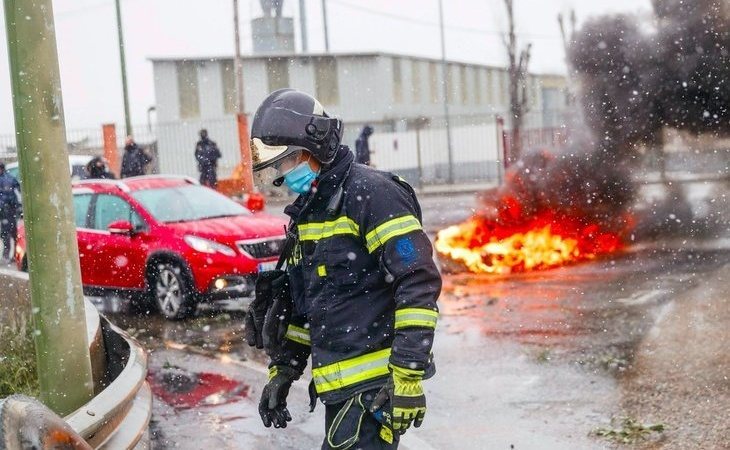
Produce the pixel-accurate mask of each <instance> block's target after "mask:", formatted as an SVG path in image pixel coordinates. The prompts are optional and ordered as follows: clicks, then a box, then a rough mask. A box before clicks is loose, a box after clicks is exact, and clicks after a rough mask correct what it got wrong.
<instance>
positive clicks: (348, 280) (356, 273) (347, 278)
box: [320, 247, 362, 286]
mask: <svg viewBox="0 0 730 450" xmlns="http://www.w3.org/2000/svg"><path fill="white" fill-rule="evenodd" d="M357 259H358V255H357V252H355V251H353V250H352V249H348V248H347V247H345V248H330V249H329V250H328V252H327V256H326V258H325V265H324V268H323V269H322V268H321V269H320V274H321V275H323V276H324V277H326V278H327V281H329V282H330V283H332V284H334V285H335V286H352V285H354V284H356V283H357V282H358V281H359V279H360V275H361V270H362V269H361V267H360V266H361V264H358V261H357Z"/></svg>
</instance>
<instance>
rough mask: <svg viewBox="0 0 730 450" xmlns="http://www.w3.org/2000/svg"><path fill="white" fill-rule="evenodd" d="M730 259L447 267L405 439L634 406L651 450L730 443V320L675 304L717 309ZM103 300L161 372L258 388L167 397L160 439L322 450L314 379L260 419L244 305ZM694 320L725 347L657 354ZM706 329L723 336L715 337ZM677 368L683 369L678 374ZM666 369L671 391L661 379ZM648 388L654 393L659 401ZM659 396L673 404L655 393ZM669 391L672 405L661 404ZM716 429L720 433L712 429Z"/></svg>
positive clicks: (432, 218)
mask: <svg viewBox="0 0 730 450" xmlns="http://www.w3.org/2000/svg"><path fill="white" fill-rule="evenodd" d="M422 203H423V204H424V205H423V206H424V211H425V212H426V215H425V219H424V222H425V225H426V228H427V230H429V231H430V232H433V231H435V230H437V229H439V228H441V227H443V226H445V225H448V224H451V223H456V222H459V221H461V220H463V219H465V218H466V217H468V216H469V215H470V214H471V212H472V208H475V207H476V204H475V201H474V197H473V196H472V195H456V196H451V197H449V198H444V197H428V198H424V199H422ZM728 270H730V242H729V241H728V240H727V239H713V240H688V239H674V240H663V241H661V242H654V243H649V244H643V245H641V246H635V247H633V248H630V249H629V250H627V251H626V252H624V253H622V254H617V255H613V256H612V257H611V258H608V259H603V260H599V261H593V262H589V263H586V264H580V265H574V266H569V267H563V268H559V269H555V270H551V271H545V272H538V273H531V274H518V275H512V276H509V277H494V276H481V275H472V274H457V275H445V277H444V282H445V283H444V292H443V295H442V297H441V300H440V307H441V318H440V321H439V326H438V329H437V335H436V341H435V346H434V353H435V355H436V362H437V367H438V374H437V376H436V377H435V378H434V379H432V380H430V381H427V382H426V383H425V389H426V395H427V398H428V402H429V410H428V414H427V416H426V421H425V422H424V425H423V427H421V428H420V429H418V430H416V431H415V432H413V431H409V433H407V434H406V435H405V437H404V439H403V441H402V442H403V445H402V448H408V449H430V448H433V449H442V448H459V449H483V448H504V449H510V448H516V449H565V448H580V449H591V448H613V447H614V446H615V444H613V443H611V442H610V441H607V440H605V439H603V438H599V437H596V436H595V435H594V431H595V430H596V429H598V428H599V427H608V426H609V425H610V423H611V419H612V418H614V417H621V416H624V415H632V416H633V417H635V418H636V419H637V420H639V421H654V422H662V423H665V424H666V426H667V429H668V431H667V432H665V433H663V434H661V435H656V436H652V437H650V439H649V440H648V441H647V442H646V443H644V444H643V445H644V446H645V447H647V448H700V447H699V445H701V446H702V448H728V447H726V446H725V444H727V443H728V442H730V441H727V440H724V439H725V438H727V436H728V435H729V433H730V430H729V429H728V425H727V423H730V418H728V417H727V415H728V413H727V412H728V411H730V400H728V396H727V395H712V391H711V390H709V391H708V389H717V390H718V392H728V389H730V385H728V382H727V376H726V375H724V380H725V381H724V383H723V381H722V380H723V375H722V374H723V373H724V374H727V373H728V371H730V367H728V366H727V363H726V362H727V359H726V358H724V359H723V358H719V357H718V355H717V352H718V351H720V350H718V349H721V348H724V349H725V350H724V351H725V353H726V349H727V345H724V346H723V345H721V344H717V342H720V343H722V342H724V343H725V344H727V343H728V334H729V333H728V331H727V329H728V327H727V326H725V324H726V323H727V322H726V321H725V322H719V323H718V320H722V319H721V318H720V316H719V315H718V314H715V315H711V316H709V317H705V316H703V317H704V319H703V320H704V321H690V322H691V323H688V322H687V321H686V320H685V321H684V322H682V321H681V317H680V318H677V314H676V313H672V312H676V311H686V310H692V311H694V312H693V314H695V315H694V316H692V317H695V316H696V315H697V311H696V310H697V309H698V308H699V309H700V311H704V310H705V309H706V306H704V304H702V303H701V302H700V299H702V298H704V297H705V295H703V294H704V291H705V290H706V289H707V290H708V292H709V291H711V292H714V295H715V296H716V297H717V295H718V294H717V292H727V290H723V289H724V287H727V286H726V285H725V284H722V283H725V281H723V280H724V278H723V277H724V276H725V275H726V274H727V273H728ZM718 283H720V284H718ZM100 307H101V308H102V309H106V310H107V311H108V315H109V316H110V318H111V319H112V320H113V321H114V322H116V323H117V324H119V325H121V326H122V327H123V328H126V329H128V330H129V331H130V333H131V334H132V335H134V336H136V337H137V338H138V339H139V340H140V342H142V344H144V345H145V346H146V347H147V348H149V349H150V351H151V358H150V366H151V370H152V373H153V374H158V373H162V372H164V371H165V370H169V368H170V367H174V368H180V369H181V370H185V371H188V372H190V373H216V374H221V375H224V376H226V377H229V378H230V379H232V380H235V381H237V382H239V383H241V384H242V385H245V386H247V387H248V388H249V389H248V391H247V394H248V396H247V397H244V398H241V399H235V401H230V402H229V401H227V400H225V401H220V402H217V401H215V399H214V401H212V402H209V404H207V405H205V406H201V407H197V408H192V409H182V408H175V407H172V406H170V405H169V404H167V403H165V402H164V401H162V400H160V399H159V398H157V399H156V402H155V407H154V412H153V435H154V436H155V441H154V442H155V446H156V448H180V449H199V448H211V447H217V448H225V449H229V448H230V449H237V448H241V449H243V448H262V449H266V448H271V449H309V448H312V449H314V448H319V445H320V442H321V438H322V436H323V434H324V433H323V430H322V427H323V408H322V407H321V405H320V406H319V407H318V408H317V410H316V411H315V413H314V414H309V413H307V412H306V410H307V406H306V404H307V398H306V384H307V383H306V381H300V382H299V383H298V384H296V385H295V387H294V388H293V389H292V393H291V394H290V400H291V401H290V402H289V403H290V409H291V410H292V415H293V416H294V421H293V422H292V425H291V426H290V427H289V428H287V429H286V430H273V429H265V428H264V427H263V426H262V425H261V423H260V419H259V418H258V414H257V412H256V405H257V400H258V396H259V394H260V390H261V387H262V386H263V384H264V383H265V380H266V375H265V373H266V371H265V365H264V364H265V357H264V355H262V354H260V353H259V352H256V351H252V350H251V349H249V348H248V347H247V346H246V345H245V344H244V343H243V341H242V319H243V316H242V313H241V311H240V308H239V311H235V308H234V311H219V310H216V309H214V308H212V309H211V308H206V309H205V310H201V311H200V312H199V315H198V316H197V317H196V318H194V319H191V320H188V321H184V322H174V323H171V322H165V321H163V320H162V319H160V318H159V317H158V316H133V315H128V314H126V313H124V311H123V310H124V306H123V305H122V306H121V311H120V312H116V313H115V312H112V311H113V310H119V309H120V307H119V304H118V303H117V302H115V301H109V300H107V301H105V302H103V303H102V304H101V305H100ZM722 317H726V316H722ZM678 328H679V329H680V331H677V329H678ZM682 330H690V331H692V333H694V334H692V336H694V341H693V343H694V345H695V346H696V347H700V348H702V347H704V348H706V349H712V350H707V351H706V352H705V353H704V354H697V357H695V356H693V355H683V358H679V359H677V361H676V362H674V361H671V359H672V356H671V355H672V353H671V352H669V353H663V354H661V357H658V356H657V351H656V348H670V347H671V345H670V344H671V343H672V342H673V343H674V345H675V347H676V346H677V342H680V343H681V342H682V339H685V338H687V337H686V336H684V335H683V334H682V333H683V332H684V331H682ZM704 330H707V332H708V335H709V336H712V339H713V340H714V342H715V343H716V346H715V347H712V346H707V345H703V344H702V342H703V339H704V338H706V336H704ZM718 330H719V331H718ZM672 333H674V334H672ZM710 333H711V334H710ZM652 346H653V347H652ZM675 351H681V344H680V345H679V349H675ZM668 360H669V361H668ZM714 361H719V362H720V364H719V365H715V366H714V371H715V375H714V376H712V375H707V376H708V377H710V378H711V379H712V380H715V381H714V383H715V384H712V386H711V388H705V389H704V391H703V390H702V386H699V387H697V386H695V385H696V379H695V378H694V377H693V376H692V374H691V373H688V371H691V370H692V368H696V367H702V368H703V370H707V371H708V373H710V374H711V373H712V371H713V364H712V363H713V362H714ZM671 367H673V368H674V369H675V372H676V373H675V375H674V378H667V375H666V374H667V373H671V371H669V370H668V368H671ZM677 373H678V374H679V375H677ZM681 375H685V377H684V378H683V379H681V380H677V377H679V378H682V377H681ZM717 380H720V381H717ZM655 381H656V382H657V383H659V384H660V387H658V388H656V389H657V391H658V393H657V392H655V391H652V390H649V389H648V387H651V386H654V382H655ZM662 383H663V384H662ZM683 383H684V384H683ZM666 385H670V386H674V385H676V386H677V387H676V390H679V391H680V393H677V392H675V391H673V390H672V389H663V390H662V387H661V386H666ZM647 392H651V393H652V395H654V394H656V395H654V397H650V398H647ZM687 392H693V393H695V398H696V399H697V402H700V400H699V399H698V398H697V397H698V396H700V394H704V395H705V397H704V398H707V399H711V400H708V401H705V405H704V406H705V409H704V410H702V411H699V413H698V407H697V405H696V404H695V405H693V407H694V410H691V409H690V410H687V408H689V407H683V405H686V404H688V403H686V402H684V403H682V401H681V399H682V395H680V394H681V393H684V395H687V394H686V393H687ZM662 395H663V396H665V397H666V399H667V401H666V402H663V401H659V402H658V401H657V398H661V397H657V396H662ZM670 402H671V404H672V405H673V406H672V410H671V411H668V410H667V409H666V408H664V409H662V408H661V407H659V406H661V404H664V403H666V404H669V403H670ZM657 403H659V404H660V405H659V406H657ZM700 409H701V408H700ZM695 417H696V420H695ZM723 418H724V419H723ZM713 419H714V420H713ZM725 419H729V420H725ZM718 423H719V424H720V425H718ZM723 424H724V425H723ZM703 427H704V428H703ZM688 429H689V431H687V430H688ZM703 429H709V430H713V429H714V431H711V432H707V433H704V434H703V433H702V432H701V430H703ZM697 430H700V431H699V432H694V431H697ZM693 432H694V434H693ZM698 436H700V437H698ZM700 438H701V439H702V440H701V441H698V439H700Z"/></svg>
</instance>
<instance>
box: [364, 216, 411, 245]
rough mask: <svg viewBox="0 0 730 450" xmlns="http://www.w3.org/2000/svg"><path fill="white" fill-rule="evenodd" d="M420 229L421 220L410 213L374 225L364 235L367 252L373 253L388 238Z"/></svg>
mask: <svg viewBox="0 0 730 450" xmlns="http://www.w3.org/2000/svg"><path fill="white" fill-rule="evenodd" d="M420 229H421V222H419V221H418V219H417V218H416V217H415V216H414V215H412V214H408V215H406V216H402V217H398V218H395V219H392V220H389V221H387V222H385V223H384V224H382V225H379V226H377V227H375V229H373V230H372V231H370V232H369V233H368V234H367V235H366V236H365V242H366V246H367V248H368V252H370V253H373V252H374V251H375V250H377V249H378V248H380V246H382V245H385V243H386V242H388V241H389V240H390V239H392V238H394V237H396V236H401V235H403V234H406V233H410V232H411V231H416V230H420Z"/></svg>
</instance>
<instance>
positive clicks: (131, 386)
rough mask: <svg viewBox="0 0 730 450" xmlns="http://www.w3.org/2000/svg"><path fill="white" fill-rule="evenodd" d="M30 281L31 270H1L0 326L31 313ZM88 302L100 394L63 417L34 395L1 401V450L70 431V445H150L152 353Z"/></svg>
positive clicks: (47, 440) (96, 387)
mask: <svg viewBox="0 0 730 450" xmlns="http://www.w3.org/2000/svg"><path fill="white" fill-rule="evenodd" d="M27 284H28V275H27V274H25V273H19V272H14V271H10V270H6V269H0V298H2V299H3V303H2V304H0V325H7V326H14V325H16V324H18V323H19V322H20V321H21V320H22V319H21V318H20V317H21V316H25V317H28V314H29V313H30V299H29V296H28V288H27ZM85 306H86V326H87V330H88V337H89V349H90V353H91V359H92V361H91V365H92V373H93V378H94V393H95V395H94V397H93V398H92V399H91V400H90V401H89V402H88V403H86V404H85V405H83V406H81V407H80V408H78V409H77V410H76V411H74V412H73V413H71V414H69V415H68V416H66V417H64V418H63V419H62V420H61V419H60V418H59V417H58V416H56V415H55V414H54V413H53V412H51V411H50V410H48V409H46V408H44V407H43V406H42V405H40V403H38V402H36V401H34V400H33V399H30V398H29V397H23V396H12V397H9V398H8V399H4V400H0V450H6V449H7V450H10V449H15V448H26V447H23V446H19V445H20V443H21V442H23V443H27V442H38V443H39V444H53V442H55V441H53V439H59V436H62V435H64V433H69V432H70V433H71V434H70V435H69V439H70V440H69V441H68V442H67V443H70V442H74V441H73V440H74V439H77V438H81V439H82V440H83V441H85V442H86V444H87V445H88V446H90V447H91V448H94V449H115V450H116V449H135V448H136V449H143V448H147V447H148V442H147V440H148V437H147V433H146V432H147V427H148V424H149V420H150V415H151V412H152V393H151V391H150V388H149V385H148V384H147V382H146V381H145V378H146V376H147V355H146V353H145V351H144V349H143V348H142V347H141V346H140V345H139V344H138V343H137V342H136V341H135V340H134V339H132V338H131V337H129V335H127V334H126V333H125V332H124V331H122V330H121V329H119V328H117V327H116V326H114V325H113V324H111V323H110V322H109V321H108V320H107V319H106V318H105V317H103V316H100V315H99V313H98V312H97V311H96V308H95V307H94V306H93V305H92V304H91V303H90V302H88V301H86V302H85ZM19 311H20V312H19ZM59 421H60V422H59ZM18 425H25V426H18ZM59 433H60V434H59ZM37 448H61V447H57V446H53V445H39V446H38V447H37ZM63 448H79V449H80V448H88V447H84V446H76V447H63Z"/></svg>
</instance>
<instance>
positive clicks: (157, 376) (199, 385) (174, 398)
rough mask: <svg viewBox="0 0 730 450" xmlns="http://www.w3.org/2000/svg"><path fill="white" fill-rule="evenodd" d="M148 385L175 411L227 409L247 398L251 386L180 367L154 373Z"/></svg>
mask: <svg viewBox="0 0 730 450" xmlns="http://www.w3.org/2000/svg"><path fill="white" fill-rule="evenodd" d="M147 381H148V382H149V384H150V387H151V388H152V393H153V394H154V395H155V397H156V398H159V399H160V400H162V401H164V402H165V403H167V404H168V405H170V406H172V407H173V408H175V409H190V408H197V407H202V406H217V405H223V404H226V403H231V402H234V401H238V400H240V399H242V398H245V397H247V396H248V391H249V386H248V385H246V384H243V383H239V382H238V381H235V380H232V379H230V378H227V377H225V376H223V375H220V374H216V373H205V372H203V373H196V372H188V371H186V370H184V369H181V368H179V367H168V368H162V369H160V370H158V371H150V372H149V373H148V374H147Z"/></svg>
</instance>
